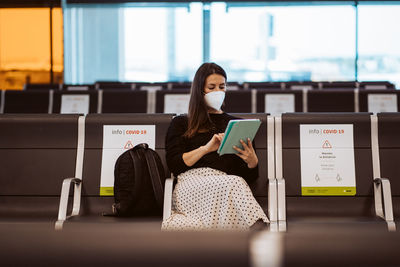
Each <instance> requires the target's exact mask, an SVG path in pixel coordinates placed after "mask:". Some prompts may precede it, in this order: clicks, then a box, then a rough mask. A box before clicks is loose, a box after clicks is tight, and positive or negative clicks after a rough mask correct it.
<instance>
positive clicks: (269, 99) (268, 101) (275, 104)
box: [264, 94, 295, 116]
mask: <svg viewBox="0 0 400 267" xmlns="http://www.w3.org/2000/svg"><path fill="white" fill-rule="evenodd" d="M264 110H265V113H270V114H271V115H272V116H276V115H279V114H282V113H285V112H294V111H295V108H294V94H266V95H265V109H264Z"/></svg>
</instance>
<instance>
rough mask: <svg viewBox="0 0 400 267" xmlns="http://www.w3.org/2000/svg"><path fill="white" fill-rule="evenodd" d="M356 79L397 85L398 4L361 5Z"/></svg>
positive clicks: (399, 57) (399, 54) (399, 68)
mask: <svg viewBox="0 0 400 267" xmlns="http://www.w3.org/2000/svg"><path fill="white" fill-rule="evenodd" d="M358 8H359V61H358V62H359V64H358V78H359V80H370V81H374V80H381V81H382V80H388V81H391V82H393V83H396V84H397V87H398V88H400V27H399V25H400V16H399V14H400V5H383V6H382V5H360V6H359V7H358Z"/></svg>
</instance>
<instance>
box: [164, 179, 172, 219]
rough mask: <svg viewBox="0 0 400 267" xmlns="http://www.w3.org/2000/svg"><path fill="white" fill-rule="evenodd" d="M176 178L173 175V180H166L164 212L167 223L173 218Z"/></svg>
mask: <svg viewBox="0 0 400 267" xmlns="http://www.w3.org/2000/svg"><path fill="white" fill-rule="evenodd" d="M174 179H175V177H174V176H173V175H171V178H167V179H166V180H165V190H164V210H163V220H164V221H165V220H166V219H168V218H169V217H170V216H171V207H172V191H173V187H174Z"/></svg>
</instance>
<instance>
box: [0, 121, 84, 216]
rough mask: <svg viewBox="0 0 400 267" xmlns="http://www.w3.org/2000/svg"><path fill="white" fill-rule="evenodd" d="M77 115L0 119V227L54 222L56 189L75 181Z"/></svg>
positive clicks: (57, 192)
mask: <svg viewBox="0 0 400 267" xmlns="http://www.w3.org/2000/svg"><path fill="white" fill-rule="evenodd" d="M78 120H79V116H78V115H61V114H1V115H0V129H1V131H0V170H1V171H0V173H1V177H0V203H1V205H0V221H1V222H4V221H11V222H13V221H18V222H29V221H46V222H47V221H48V222H50V221H52V220H55V218H56V214H57V210H58V201H59V196H58V195H59V189H60V183H61V182H62V181H63V179H64V178H67V177H74V176H76V174H75V170H76V162H77V161H79V160H77V144H78Z"/></svg>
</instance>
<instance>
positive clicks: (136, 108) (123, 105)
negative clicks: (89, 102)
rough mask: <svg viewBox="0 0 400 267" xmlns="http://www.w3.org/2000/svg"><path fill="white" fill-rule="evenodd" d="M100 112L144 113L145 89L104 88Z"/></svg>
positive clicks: (145, 106)
mask: <svg viewBox="0 0 400 267" xmlns="http://www.w3.org/2000/svg"><path fill="white" fill-rule="evenodd" d="M102 94H103V98H102V104H101V113H146V112H147V91H140V90H135V91H131V90H104V91H103V92H102Z"/></svg>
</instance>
